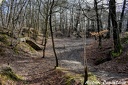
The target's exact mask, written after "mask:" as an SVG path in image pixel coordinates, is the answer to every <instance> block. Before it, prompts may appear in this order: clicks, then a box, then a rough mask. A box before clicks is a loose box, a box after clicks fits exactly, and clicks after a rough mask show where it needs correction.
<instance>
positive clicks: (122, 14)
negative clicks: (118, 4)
mask: <svg viewBox="0 0 128 85" xmlns="http://www.w3.org/2000/svg"><path fill="white" fill-rule="evenodd" d="M125 5H126V0H124V3H123V8H122V12H121V16H120V21H119V30H120V33H121V32H122V22H123V17H124V10H125Z"/></svg>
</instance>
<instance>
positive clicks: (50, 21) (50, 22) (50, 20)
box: [49, 0, 58, 68]
mask: <svg viewBox="0 0 128 85" xmlns="http://www.w3.org/2000/svg"><path fill="white" fill-rule="evenodd" d="M53 6H54V0H52V4H51V8H50V12H49V15H50V16H49V26H50V32H51V38H52V46H53V52H54V55H55V60H56V66H55V68H56V67H58V58H57V54H56V50H55V44H54V37H53V30H52V10H53Z"/></svg>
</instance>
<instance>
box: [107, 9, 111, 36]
mask: <svg viewBox="0 0 128 85" xmlns="http://www.w3.org/2000/svg"><path fill="white" fill-rule="evenodd" d="M110 26H111V19H110V7H109V13H108V27H107V30H108V33H107V35H106V38H110Z"/></svg>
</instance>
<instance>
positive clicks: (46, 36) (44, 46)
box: [42, 16, 48, 58]
mask: <svg viewBox="0 0 128 85" xmlns="http://www.w3.org/2000/svg"><path fill="white" fill-rule="evenodd" d="M47 38H48V16H46V19H45V32H44V43H43V57H42V58H44V57H45V49H46V45H47Z"/></svg>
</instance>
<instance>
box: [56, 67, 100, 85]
mask: <svg viewBox="0 0 128 85" xmlns="http://www.w3.org/2000/svg"><path fill="white" fill-rule="evenodd" d="M56 69H57V70H60V71H62V72H64V73H65V78H66V82H65V85H74V83H75V84H76V83H77V84H78V85H83V82H84V75H83V74H77V73H73V72H70V71H68V70H66V69H64V68H60V67H57V68H56ZM76 81H77V82H76ZM77 84H76V85H77ZM87 85H101V84H100V81H99V80H98V78H97V77H96V76H95V75H94V74H92V73H91V72H89V73H88V81H87Z"/></svg>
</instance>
